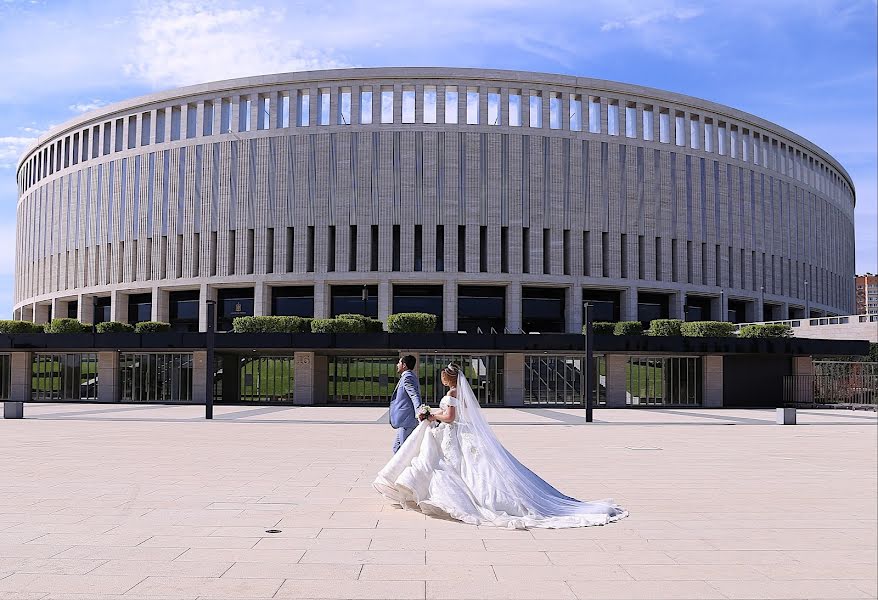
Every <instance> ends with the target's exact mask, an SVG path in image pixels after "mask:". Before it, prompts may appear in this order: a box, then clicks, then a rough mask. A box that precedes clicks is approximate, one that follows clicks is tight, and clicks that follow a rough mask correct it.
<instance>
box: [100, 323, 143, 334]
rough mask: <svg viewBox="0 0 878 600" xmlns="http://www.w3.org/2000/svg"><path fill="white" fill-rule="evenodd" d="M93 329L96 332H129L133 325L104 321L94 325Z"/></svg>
mask: <svg viewBox="0 0 878 600" xmlns="http://www.w3.org/2000/svg"><path fill="white" fill-rule="evenodd" d="M95 330H96V331H97V332H98V333H131V332H132V331H134V326H133V325H129V324H128V323H121V322H119V321H105V322H103V323H98V324H97V325H95Z"/></svg>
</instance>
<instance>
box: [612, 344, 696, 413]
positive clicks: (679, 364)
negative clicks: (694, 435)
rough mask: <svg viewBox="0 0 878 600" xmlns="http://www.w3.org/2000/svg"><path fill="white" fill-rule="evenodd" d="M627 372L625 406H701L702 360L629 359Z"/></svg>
mask: <svg viewBox="0 0 878 600" xmlns="http://www.w3.org/2000/svg"><path fill="white" fill-rule="evenodd" d="M626 370H627V373H626V376H627V394H626V400H625V404H627V405H628V406H701V402H702V397H703V388H704V375H703V372H702V361H701V357H690V356H681V357H668V356H632V357H631V358H630V359H629V360H628V365H627V369H626Z"/></svg>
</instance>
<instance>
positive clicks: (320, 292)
mask: <svg viewBox="0 0 878 600" xmlns="http://www.w3.org/2000/svg"><path fill="white" fill-rule="evenodd" d="M331 303H332V297H331V295H330V293H329V286H328V285H327V284H326V282H325V281H315V282H314V318H315V319H326V318H328V317H329V315H331V314H332V306H331Z"/></svg>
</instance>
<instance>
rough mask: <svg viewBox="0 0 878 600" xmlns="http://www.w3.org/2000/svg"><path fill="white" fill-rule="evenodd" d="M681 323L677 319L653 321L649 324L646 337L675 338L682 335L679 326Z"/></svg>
mask: <svg viewBox="0 0 878 600" xmlns="http://www.w3.org/2000/svg"><path fill="white" fill-rule="evenodd" d="M682 324H683V321H681V320H679V319H655V320H653V321H651V322H650V323H649V330H648V331H647V332H646V334H647V335H658V336H677V335H682V333H681V332H680V326H681V325H682Z"/></svg>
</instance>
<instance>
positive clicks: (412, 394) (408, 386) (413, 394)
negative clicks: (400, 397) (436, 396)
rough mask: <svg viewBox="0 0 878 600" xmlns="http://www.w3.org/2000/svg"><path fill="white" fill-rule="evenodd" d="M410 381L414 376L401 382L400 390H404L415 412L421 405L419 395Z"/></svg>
mask: <svg viewBox="0 0 878 600" xmlns="http://www.w3.org/2000/svg"><path fill="white" fill-rule="evenodd" d="M412 379H414V375H412V376H409V377H406V378H405V381H403V382H402V388H403V389H404V390H405V393H406V394H408V395H409V399H410V400H411V401H412V404H413V405H414V407H415V410H417V409H418V407H419V406H420V405H421V395H420V394H419V393H418V390H417V389H415V384H414V382H413V381H412Z"/></svg>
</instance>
